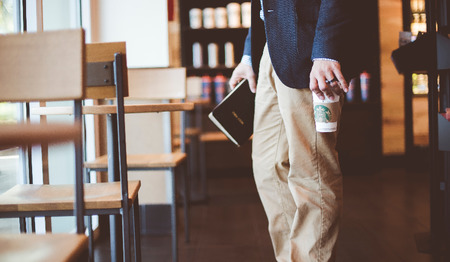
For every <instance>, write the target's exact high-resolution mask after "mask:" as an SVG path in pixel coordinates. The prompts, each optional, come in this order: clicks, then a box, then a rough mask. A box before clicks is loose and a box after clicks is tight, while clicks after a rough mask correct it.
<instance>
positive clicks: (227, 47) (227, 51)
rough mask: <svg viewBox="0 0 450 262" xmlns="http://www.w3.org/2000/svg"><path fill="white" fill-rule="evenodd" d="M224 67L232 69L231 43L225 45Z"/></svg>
mask: <svg viewBox="0 0 450 262" xmlns="http://www.w3.org/2000/svg"><path fill="white" fill-rule="evenodd" d="M225 66H226V67H234V66H235V62H234V45H233V43H232V42H226V43H225Z"/></svg>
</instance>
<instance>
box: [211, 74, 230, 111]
mask: <svg viewBox="0 0 450 262" xmlns="http://www.w3.org/2000/svg"><path fill="white" fill-rule="evenodd" d="M227 82H228V81H227V78H226V77H224V76H223V75H222V74H217V75H216V77H214V93H215V102H216V104H219V103H220V102H222V100H223V99H224V98H225V95H226V85H227Z"/></svg>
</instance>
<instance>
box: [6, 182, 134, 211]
mask: <svg viewBox="0 0 450 262" xmlns="http://www.w3.org/2000/svg"><path fill="white" fill-rule="evenodd" d="M140 187H141V181H129V182H128V196H129V199H130V202H131V203H132V202H133V201H134V199H135V198H136V196H137V194H138V191H139V188H140ZM73 192H74V188H73V185H29V184H26V185H16V186H14V187H13V188H11V189H10V190H8V191H7V192H5V193H4V194H2V195H1V196H0V212H15V211H45V210H73V202H74V193H73ZM84 195H85V196H84V199H85V209H112V208H121V207H122V201H121V198H122V196H121V187H120V182H108V183H96V184H85V185H84Z"/></svg>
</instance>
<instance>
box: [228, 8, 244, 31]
mask: <svg viewBox="0 0 450 262" xmlns="http://www.w3.org/2000/svg"><path fill="white" fill-rule="evenodd" d="M227 13H228V27H230V28H239V27H241V5H240V4H239V3H229V4H228V5H227Z"/></svg>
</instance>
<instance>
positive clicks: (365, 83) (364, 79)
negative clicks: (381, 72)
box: [359, 71, 370, 102]
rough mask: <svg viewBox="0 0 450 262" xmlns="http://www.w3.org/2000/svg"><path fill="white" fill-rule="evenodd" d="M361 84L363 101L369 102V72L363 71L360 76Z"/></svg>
mask: <svg viewBox="0 0 450 262" xmlns="http://www.w3.org/2000/svg"><path fill="white" fill-rule="evenodd" d="M359 84H360V87H361V101H362V102H367V101H369V98H370V97H369V91H370V74H369V73H367V71H363V72H362V73H361V74H360V76H359Z"/></svg>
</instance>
